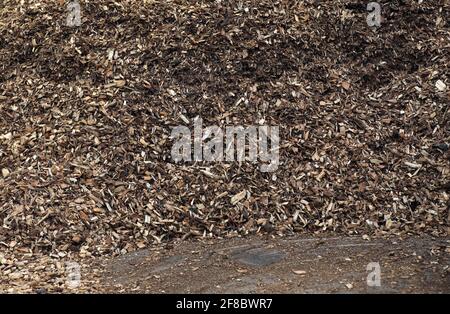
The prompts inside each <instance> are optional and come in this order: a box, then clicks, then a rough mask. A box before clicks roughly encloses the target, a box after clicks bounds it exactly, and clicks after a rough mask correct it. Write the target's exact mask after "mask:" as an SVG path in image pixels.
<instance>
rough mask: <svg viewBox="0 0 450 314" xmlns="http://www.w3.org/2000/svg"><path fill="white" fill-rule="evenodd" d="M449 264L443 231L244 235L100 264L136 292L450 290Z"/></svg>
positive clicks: (120, 285) (449, 245) (108, 281)
mask: <svg viewBox="0 0 450 314" xmlns="http://www.w3.org/2000/svg"><path fill="white" fill-rule="evenodd" d="M369 263H372V264H370V265H369ZM377 263H378V264H377ZM368 265H369V266H368ZM378 265H379V273H378V274H379V276H377V274H376V272H377V267H378ZM449 265H450V239H449V238H439V239H436V238H431V237H413V238H406V239H372V240H365V239H362V238H353V237H334V238H306V237H292V238H284V239H279V238H261V237H253V238H252V237H250V238H235V239H224V240H211V241H209V242H196V241H184V242H181V243H179V244H177V245H174V246H173V247H172V248H170V249H148V250H142V251H139V252H135V253H131V254H128V255H125V256H122V257H119V258H116V259H113V260H110V261H108V262H107V263H106V265H103V268H104V270H105V272H104V275H103V278H102V281H101V284H102V286H103V288H104V289H105V290H106V291H110V292H136V293H450V277H449V272H450V269H449ZM368 277H369V282H370V285H368ZM377 278H378V279H380V280H379V283H380V285H379V286H378V285H377V282H376V279H377Z"/></svg>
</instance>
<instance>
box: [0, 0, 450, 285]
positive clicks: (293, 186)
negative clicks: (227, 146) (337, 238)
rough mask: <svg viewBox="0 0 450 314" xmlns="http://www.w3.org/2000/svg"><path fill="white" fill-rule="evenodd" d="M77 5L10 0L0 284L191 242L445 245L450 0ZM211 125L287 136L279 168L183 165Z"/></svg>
mask: <svg viewBox="0 0 450 314" xmlns="http://www.w3.org/2000/svg"><path fill="white" fill-rule="evenodd" d="M62 2H63V1H22V4H21V1H19V0H3V1H2V2H1V3H0V170H1V173H0V222H1V223H0V274H1V276H0V291H2V290H7V289H13V290H14V289H19V288H23V287H26V288H23V289H24V291H33V289H35V288H36V285H37V284H36V282H40V284H41V285H42V284H43V282H47V283H49V285H50V286H51V287H52V288H49V289H50V290H52V289H53V290H54V291H58V289H63V286H64V280H62V279H61V278H60V277H58V276H59V275H61V274H63V266H61V265H62V264H63V262H64V261H66V260H85V259H86V258H89V257H103V256H115V255H120V254H124V253H127V252H131V251H134V250H137V249H141V248H144V247H147V246H150V245H154V244H160V243H163V244H164V243H170V242H171V241H172V240H176V239H186V238H188V237H192V238H199V239H202V238H204V237H206V238H209V237H236V236H240V235H248V234H258V233H262V234H272V235H280V236H281V235H289V234H293V233H305V234H318V235H320V234H329V233H336V234H342V235H360V236H363V237H365V238H369V237H376V236H389V235H400V236H405V235H412V234H419V235H420V234H429V235H433V236H444V237H445V236H448V232H449V220H450V217H449V205H450V199H449V196H450V194H449V191H450V149H449V144H450V123H449V116H450V113H449V112H448V110H449V104H450V75H449V74H450V69H449V64H450V63H449V56H450V27H449V21H450V4H449V3H448V1H445V0H439V1H423V2H422V3H420V4H419V2H418V1H400V0H398V1H380V3H381V6H382V10H383V11H382V16H383V21H382V25H381V27H380V28H378V29H371V28H370V27H368V26H367V23H366V16H367V12H366V8H365V5H366V4H365V3H362V2H359V1H347V0H345V1H312V0H311V1H281V0H280V1H274V0H270V1H269V0H245V1H231V0H230V1H226V0H222V1H207V0H201V1H198V0H197V1H187V0H175V1H167V0H165V1H152V0H148V1H145V0H141V1H138V0H128V1H80V4H81V10H82V25H81V26H80V27H68V26H66V15H67V12H66V5H62V4H61V3H62ZM197 116H200V117H202V118H203V124H204V125H206V126H208V125H214V124H215V125H219V126H221V127H225V126H227V125H234V124H235V125H243V126H248V125H258V124H260V123H264V124H268V125H273V126H279V127H280V137H281V148H280V165H279V167H278V170H277V171H276V172H274V173H262V172H260V171H259V165H258V164H252V163H242V164H238V163H230V162H228V163H195V164H194V163H182V164H176V163H174V162H173V161H172V159H171V155H170V153H171V147H172V144H173V141H172V139H171V138H170V133H171V128H172V127H175V126H177V125H188V126H190V127H192V121H193V119H194V118H195V117H197ZM186 118H187V119H188V120H189V123H188V124H187V123H186V121H185V120H186ZM243 191H245V193H244V195H245V197H244V198H243V199H242V200H241V201H240V202H238V203H237V204H234V202H231V197H233V196H234V195H236V194H238V193H242V192H243ZM241 195H242V194H241ZM43 260H45V262H42V261H43ZM33 263H34V264H33ZM58 263H59V264H58ZM33 265H34V266H33ZM36 265H38V266H36ZM42 265H47V266H45V267H44V268H45V269H41V270H36V267H42ZM58 265H59V266H61V267H58ZM44 270H46V271H48V274H47V272H45V271H44ZM39 273H40V274H39ZM58 274H59V275H58ZM38 275H40V276H41V277H39V276H38ZM35 276H38V277H39V278H38V279H36V278H34V277H35ZM42 276H44V277H42ZM19 281H20V282H21V285H18V284H15V283H17V282H19ZM23 282H26V283H27V285H28V286H25V284H24V283H23ZM56 286H57V287H58V288H55V287H56ZM11 287H12V288H11ZM11 291H12V290H11Z"/></svg>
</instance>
